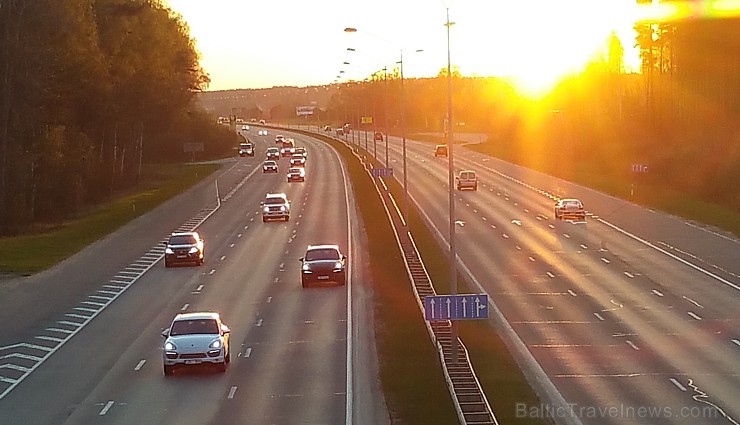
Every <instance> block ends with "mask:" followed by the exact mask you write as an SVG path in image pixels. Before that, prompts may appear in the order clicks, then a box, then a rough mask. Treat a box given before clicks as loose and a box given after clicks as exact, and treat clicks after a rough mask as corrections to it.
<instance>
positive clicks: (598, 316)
mask: <svg viewBox="0 0 740 425" xmlns="http://www.w3.org/2000/svg"><path fill="white" fill-rule="evenodd" d="M594 316H596V318H597V319H599V320H601V321H604V317H603V316H601V315H600V314H599V313H594Z"/></svg>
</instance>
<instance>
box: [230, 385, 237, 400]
mask: <svg viewBox="0 0 740 425" xmlns="http://www.w3.org/2000/svg"><path fill="white" fill-rule="evenodd" d="M235 393H236V387H231V389H230V390H229V398H230V399H232V398H234V394H235Z"/></svg>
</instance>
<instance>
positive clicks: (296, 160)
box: [290, 153, 306, 167]
mask: <svg viewBox="0 0 740 425" xmlns="http://www.w3.org/2000/svg"><path fill="white" fill-rule="evenodd" d="M305 165H306V157H305V156H303V155H302V154H299V153H294V154H293V155H291V156H290V166H291V167H304V166H305Z"/></svg>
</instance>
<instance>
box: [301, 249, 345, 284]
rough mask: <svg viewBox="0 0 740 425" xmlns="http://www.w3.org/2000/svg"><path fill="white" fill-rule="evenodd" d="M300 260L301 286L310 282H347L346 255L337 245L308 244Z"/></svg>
mask: <svg viewBox="0 0 740 425" xmlns="http://www.w3.org/2000/svg"><path fill="white" fill-rule="evenodd" d="M300 260H301V286H303V287H304V288H305V287H307V286H308V285H310V284H317V283H329V282H331V283H337V284H339V285H346V284H347V274H346V263H347V257H346V256H345V255H344V254H342V252H341V251H340V250H339V246H338V245H309V246H308V248H306V255H305V256H304V257H303V258H301V259H300Z"/></svg>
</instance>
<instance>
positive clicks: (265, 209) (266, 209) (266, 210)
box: [262, 207, 270, 213]
mask: <svg viewBox="0 0 740 425" xmlns="http://www.w3.org/2000/svg"><path fill="white" fill-rule="evenodd" d="M262 212H266V213H267V212H270V207H264V208H262Z"/></svg>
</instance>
